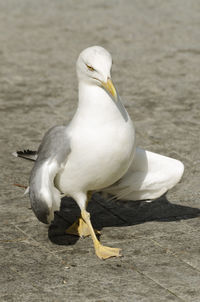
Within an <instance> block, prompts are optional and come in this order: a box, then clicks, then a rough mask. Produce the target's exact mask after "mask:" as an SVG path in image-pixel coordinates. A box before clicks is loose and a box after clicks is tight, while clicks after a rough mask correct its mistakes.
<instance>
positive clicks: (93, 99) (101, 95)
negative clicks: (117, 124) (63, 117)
mask: <svg viewBox="0 0 200 302" xmlns="http://www.w3.org/2000/svg"><path fill="white" fill-rule="evenodd" d="M117 103H118V105H116V103H115V101H114V100H112V98H111V97H110V96H109V94H108V93H107V92H106V91H105V90H104V89H103V88H101V87H99V86H97V85H92V84H88V83H86V82H83V81H80V82H79V103H78V108H77V111H76V113H75V115H74V118H73V122H76V121H77V120H78V122H79V125H80V121H81V120H83V122H84V124H85V122H86V121H88V122H89V123H90V125H92V124H101V123H110V122H112V121H113V120H116V119H123V120H124V117H123V114H122V111H124V113H125V114H127V112H126V110H125V108H124V106H123V105H122V103H121V102H120V100H118V101H117ZM127 117H128V114H127ZM124 121H125V120H124Z"/></svg>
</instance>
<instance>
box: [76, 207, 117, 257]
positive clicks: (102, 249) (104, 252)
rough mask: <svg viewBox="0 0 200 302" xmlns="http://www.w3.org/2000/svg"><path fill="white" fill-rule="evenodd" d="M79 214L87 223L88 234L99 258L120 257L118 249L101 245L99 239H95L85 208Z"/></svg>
mask: <svg viewBox="0 0 200 302" xmlns="http://www.w3.org/2000/svg"><path fill="white" fill-rule="evenodd" d="M81 216H82V218H83V220H84V221H85V223H86V224H87V226H88V229H89V231H90V235H91V237H92V240H93V243H94V248H95V252H96V255H97V256H98V257H99V258H100V259H107V258H110V257H120V256H121V255H120V251H121V250H120V249H118V248H111V247H107V246H103V245H102V244H101V243H100V242H99V240H98V239H97V237H96V235H95V232H94V229H93V227H92V224H91V221H90V214H89V213H88V212H87V211H86V210H82V211H81Z"/></svg>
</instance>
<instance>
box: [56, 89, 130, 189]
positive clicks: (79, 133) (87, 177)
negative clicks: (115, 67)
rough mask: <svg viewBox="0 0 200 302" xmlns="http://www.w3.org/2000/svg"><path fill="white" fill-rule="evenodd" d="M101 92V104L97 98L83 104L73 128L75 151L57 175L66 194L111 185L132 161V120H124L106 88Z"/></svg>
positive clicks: (59, 185) (71, 145)
mask: <svg viewBox="0 0 200 302" xmlns="http://www.w3.org/2000/svg"><path fill="white" fill-rule="evenodd" d="M99 89H100V88H99ZM98 92H99V91H98ZM100 94H103V95H101V100H103V101H102V102H101V103H98V104H96V98H95V100H94V101H92V102H90V100H89V101H88V100H87V104H86V105H85V106H83V104H81V106H79V109H78V113H77V114H76V115H75V117H74V120H73V121H72V123H71V125H70V127H69V136H70V147H71V150H72V151H71V153H70V154H69V157H68V160H67V163H66V166H65V169H64V170H63V172H62V173H60V175H58V176H57V185H58V187H59V189H60V190H61V191H62V192H63V193H65V194H69V195H73V191H75V192H77V191H79V190H80V191H85V192H86V191H88V190H99V189H101V188H104V187H106V186H108V185H111V184H112V183H114V182H115V181H117V180H118V179H119V178H120V177H122V176H123V175H124V174H125V172H126V171H127V169H128V168H129V166H130V164H131V162H132V159H133V154H134V150H135V139H134V127H133V124H132V121H131V120H130V118H129V116H128V114H127V117H128V119H127V120H125V119H124V117H123V116H122V114H121V112H120V111H119V109H118V108H117V106H116V105H115V104H114V103H113V101H112V100H110V99H109V96H108V95H107V94H106V93H105V92H104V91H103V89H100ZM80 107H82V108H80ZM81 109H82V110H81Z"/></svg>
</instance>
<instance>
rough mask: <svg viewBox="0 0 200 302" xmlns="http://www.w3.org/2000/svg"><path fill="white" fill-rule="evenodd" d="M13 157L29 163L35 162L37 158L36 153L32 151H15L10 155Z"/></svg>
mask: <svg viewBox="0 0 200 302" xmlns="http://www.w3.org/2000/svg"><path fill="white" fill-rule="evenodd" d="M12 155H13V156H15V157H22V158H25V159H28V160H31V161H35V160H36V157H37V151H32V150H29V149H27V150H24V151H16V152H13V153H12Z"/></svg>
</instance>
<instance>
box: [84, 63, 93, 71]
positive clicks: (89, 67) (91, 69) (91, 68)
mask: <svg viewBox="0 0 200 302" xmlns="http://www.w3.org/2000/svg"><path fill="white" fill-rule="evenodd" d="M86 66H87V68H88V69H89V70H90V71H95V69H94V68H93V67H92V66H90V65H87V64H86Z"/></svg>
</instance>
